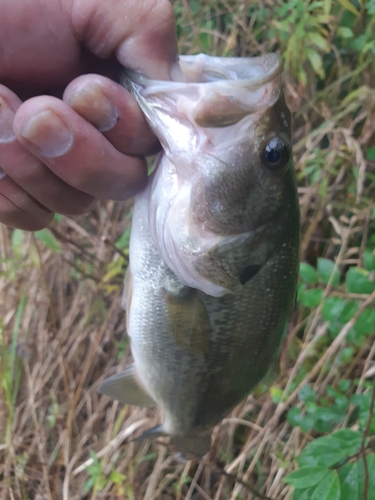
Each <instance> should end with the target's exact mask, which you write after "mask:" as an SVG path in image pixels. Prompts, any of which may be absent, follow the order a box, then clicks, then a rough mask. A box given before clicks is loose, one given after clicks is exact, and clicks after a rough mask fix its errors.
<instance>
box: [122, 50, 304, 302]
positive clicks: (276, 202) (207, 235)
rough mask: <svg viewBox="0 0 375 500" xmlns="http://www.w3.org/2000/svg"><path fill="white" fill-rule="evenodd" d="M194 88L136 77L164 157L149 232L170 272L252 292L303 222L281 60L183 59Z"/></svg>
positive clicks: (208, 285)
mask: <svg viewBox="0 0 375 500" xmlns="http://www.w3.org/2000/svg"><path fill="white" fill-rule="evenodd" d="M181 69H182V72H183V74H184V75H185V79H186V81H185V82H156V81H151V80H148V79H147V78H145V77H142V76H140V75H136V74H134V73H128V77H127V79H126V85H127V86H128V88H130V90H131V91H132V92H133V94H134V95H135V97H136V99H137V100H138V102H139V104H140V106H141V108H142V110H143V111H144V113H145V115H146V118H147V119H148V122H149V124H150V126H151V127H152V129H153V130H154V132H155V134H156V135H157V136H158V138H159V139H160V142H161V144H162V146H163V150H164V153H163V155H162V157H161V158H160V159H159V161H158V167H157V171H156V172H155V174H154V176H153V179H152V189H151V190H150V203H149V210H150V216H149V218H150V230H151V234H152V237H153V240H154V242H155V244H156V246H157V248H158V249H159V252H160V254H161V256H162V258H163V260H164V261H165V262H166V264H167V265H168V267H169V268H170V269H171V270H172V271H174V272H175V273H176V275H177V276H178V277H179V279H180V280H181V281H182V282H183V283H185V284H187V285H188V286H191V287H194V288H197V289H199V290H201V291H203V292H205V293H207V294H209V295H213V296H221V295H224V294H227V293H233V292H235V291H236V289H237V288H238V287H241V286H245V284H246V282H247V281H248V280H249V279H251V278H252V277H253V276H254V275H255V274H256V273H257V272H258V271H259V270H260V269H261V268H262V267H263V266H264V265H265V264H266V263H267V262H268V260H269V259H270V258H271V256H272V255H273V254H274V253H275V252H276V251H277V250H278V249H279V248H280V247H281V245H286V244H288V241H289V238H290V237H291V234H292V233H293V234H294V233H295V231H291V226H293V224H294V225H299V212H298V200H297V194H296V193H297V192H296V182H295V177H294V164H293V157H292V146H291V116H290V112H289V110H288V108H287V106H286V103H285V100H284V97H283V93H282V63H281V60H280V58H279V57H278V56H277V55H275V54H268V55H265V56H261V57H255V58H241V59H238V58H218V57H209V56H205V55H203V54H201V55H199V56H183V57H181Z"/></svg>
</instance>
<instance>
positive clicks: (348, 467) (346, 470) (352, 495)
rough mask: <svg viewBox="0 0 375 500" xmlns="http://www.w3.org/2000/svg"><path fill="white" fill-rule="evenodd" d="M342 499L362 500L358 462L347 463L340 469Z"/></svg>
mask: <svg viewBox="0 0 375 500" xmlns="http://www.w3.org/2000/svg"><path fill="white" fill-rule="evenodd" d="M338 474H339V480H340V486H341V500H361V499H360V498H359V479H358V464H357V462H354V463H352V464H351V463H349V464H345V465H344V466H343V467H340V468H339V470H338Z"/></svg>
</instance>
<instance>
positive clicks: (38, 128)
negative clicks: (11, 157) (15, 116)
mask: <svg viewBox="0 0 375 500" xmlns="http://www.w3.org/2000/svg"><path fill="white" fill-rule="evenodd" d="M21 135H22V137H23V138H24V139H27V140H28V141H30V142H31V143H32V144H34V146H36V147H37V148H38V149H39V150H40V153H41V154H42V156H45V157H46V158H57V157H58V156H62V155H63V154H65V153H67V152H68V151H69V149H70V148H71V146H72V144H73V141H74V137H73V133H72V131H71V130H69V128H68V127H67V126H66V124H65V123H64V122H63V121H62V120H61V119H60V118H59V117H58V116H57V114H56V113H54V112H53V111H52V110H50V109H46V110H44V111H41V112H40V113H38V114H37V115H35V116H33V117H32V118H30V119H29V121H28V122H26V124H25V125H24V126H23V128H22V130H21Z"/></svg>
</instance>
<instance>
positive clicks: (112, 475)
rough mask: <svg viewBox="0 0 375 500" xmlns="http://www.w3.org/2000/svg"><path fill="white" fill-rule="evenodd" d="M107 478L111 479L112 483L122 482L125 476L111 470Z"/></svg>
mask: <svg viewBox="0 0 375 500" xmlns="http://www.w3.org/2000/svg"><path fill="white" fill-rule="evenodd" d="M109 479H110V481H112V483H115V484H122V483H123V482H124V481H125V479H126V476H125V475H124V474H121V472H118V471H117V470H113V471H112V472H111V473H110V475H109Z"/></svg>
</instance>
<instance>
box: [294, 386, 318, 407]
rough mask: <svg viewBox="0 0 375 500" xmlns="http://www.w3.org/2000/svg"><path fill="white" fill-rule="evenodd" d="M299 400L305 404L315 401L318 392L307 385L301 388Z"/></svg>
mask: <svg viewBox="0 0 375 500" xmlns="http://www.w3.org/2000/svg"><path fill="white" fill-rule="evenodd" d="M298 398H299V399H300V400H301V401H304V402H305V403H306V402H307V401H315V400H316V392H315V390H314V389H313V388H312V387H311V385H309V384H305V385H304V386H302V387H301V389H300V391H299V392H298Z"/></svg>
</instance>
